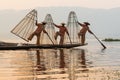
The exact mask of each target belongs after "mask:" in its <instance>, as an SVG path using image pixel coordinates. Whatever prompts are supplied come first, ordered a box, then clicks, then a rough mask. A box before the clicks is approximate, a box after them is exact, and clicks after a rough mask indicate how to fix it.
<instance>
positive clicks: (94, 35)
mask: <svg viewBox="0 0 120 80" xmlns="http://www.w3.org/2000/svg"><path fill="white" fill-rule="evenodd" d="M93 36H94V37H95V38H96V39H97V40H98V41H99V43H100V44H101V45H102V46H103V47H104V49H105V48H106V46H105V45H104V44H103V43H102V42H101V41H100V40H99V39H98V38H97V36H96V35H95V34H94V33H93Z"/></svg>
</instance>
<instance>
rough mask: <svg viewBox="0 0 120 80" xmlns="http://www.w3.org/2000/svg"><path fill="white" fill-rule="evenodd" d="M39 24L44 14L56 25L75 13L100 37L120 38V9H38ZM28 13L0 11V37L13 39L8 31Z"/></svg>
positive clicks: (22, 11)
mask: <svg viewBox="0 0 120 80" xmlns="http://www.w3.org/2000/svg"><path fill="white" fill-rule="evenodd" d="M36 10H37V11H38V19H39V22H41V21H43V20H44V18H45V16H46V14H51V15H52V18H53V21H54V22H55V23H57V24H60V23H61V22H65V23H67V19H68V15H69V12H70V11H74V12H76V15H77V17H78V21H80V22H84V21H88V22H90V23H91V26H90V28H91V29H92V30H93V32H95V33H96V34H97V35H98V36H100V37H103V36H104V37H120V31H119V30H120V27H119V25H120V22H119V21H120V15H119V14H120V8H113V9H91V8H82V7H38V8H36ZM29 11H30V9H29V10H20V11H16V10H1V11H0V21H1V23H0V26H1V31H0V36H1V38H3V37H8V38H9V37H14V36H13V34H12V33H10V31H11V30H12V29H13V28H14V27H15V25H17V24H18V22H19V21H21V19H22V18H23V17H24V16H25V15H26V14H27V13H28V12H29Z"/></svg>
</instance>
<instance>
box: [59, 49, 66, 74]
mask: <svg viewBox="0 0 120 80" xmlns="http://www.w3.org/2000/svg"><path fill="white" fill-rule="evenodd" d="M59 68H61V69H64V68H65V59H64V50H63V49H60V67H59ZM61 73H62V74H63V73H65V71H62V72H61Z"/></svg>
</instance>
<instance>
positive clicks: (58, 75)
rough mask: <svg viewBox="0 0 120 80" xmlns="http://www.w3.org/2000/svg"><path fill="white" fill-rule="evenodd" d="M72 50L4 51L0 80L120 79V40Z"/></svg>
mask: <svg viewBox="0 0 120 80" xmlns="http://www.w3.org/2000/svg"><path fill="white" fill-rule="evenodd" d="M88 43H89V44H88V45H87V46H84V47H78V48H72V49H55V50H54V49H45V50H29V51H25V50H19V51H18V50H15V51H12V50H9V51H0V80H120V42H104V44H105V45H106V46H107V49H105V50H103V49H102V46H101V44H100V43H99V42H98V41H92V40H90V41H88Z"/></svg>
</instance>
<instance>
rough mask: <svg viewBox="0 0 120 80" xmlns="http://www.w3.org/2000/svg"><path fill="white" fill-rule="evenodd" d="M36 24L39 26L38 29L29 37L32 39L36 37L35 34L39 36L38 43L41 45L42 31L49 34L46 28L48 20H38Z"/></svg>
mask: <svg viewBox="0 0 120 80" xmlns="http://www.w3.org/2000/svg"><path fill="white" fill-rule="evenodd" d="M35 25H36V26H37V29H36V30H35V31H34V32H33V33H32V34H31V35H30V36H29V37H28V40H30V41H31V40H32V38H33V37H34V35H36V36H37V42H36V44H37V45H40V36H41V32H42V31H43V32H44V33H46V34H48V33H47V32H46V30H45V25H46V22H42V23H38V22H37V20H36V23H35Z"/></svg>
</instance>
